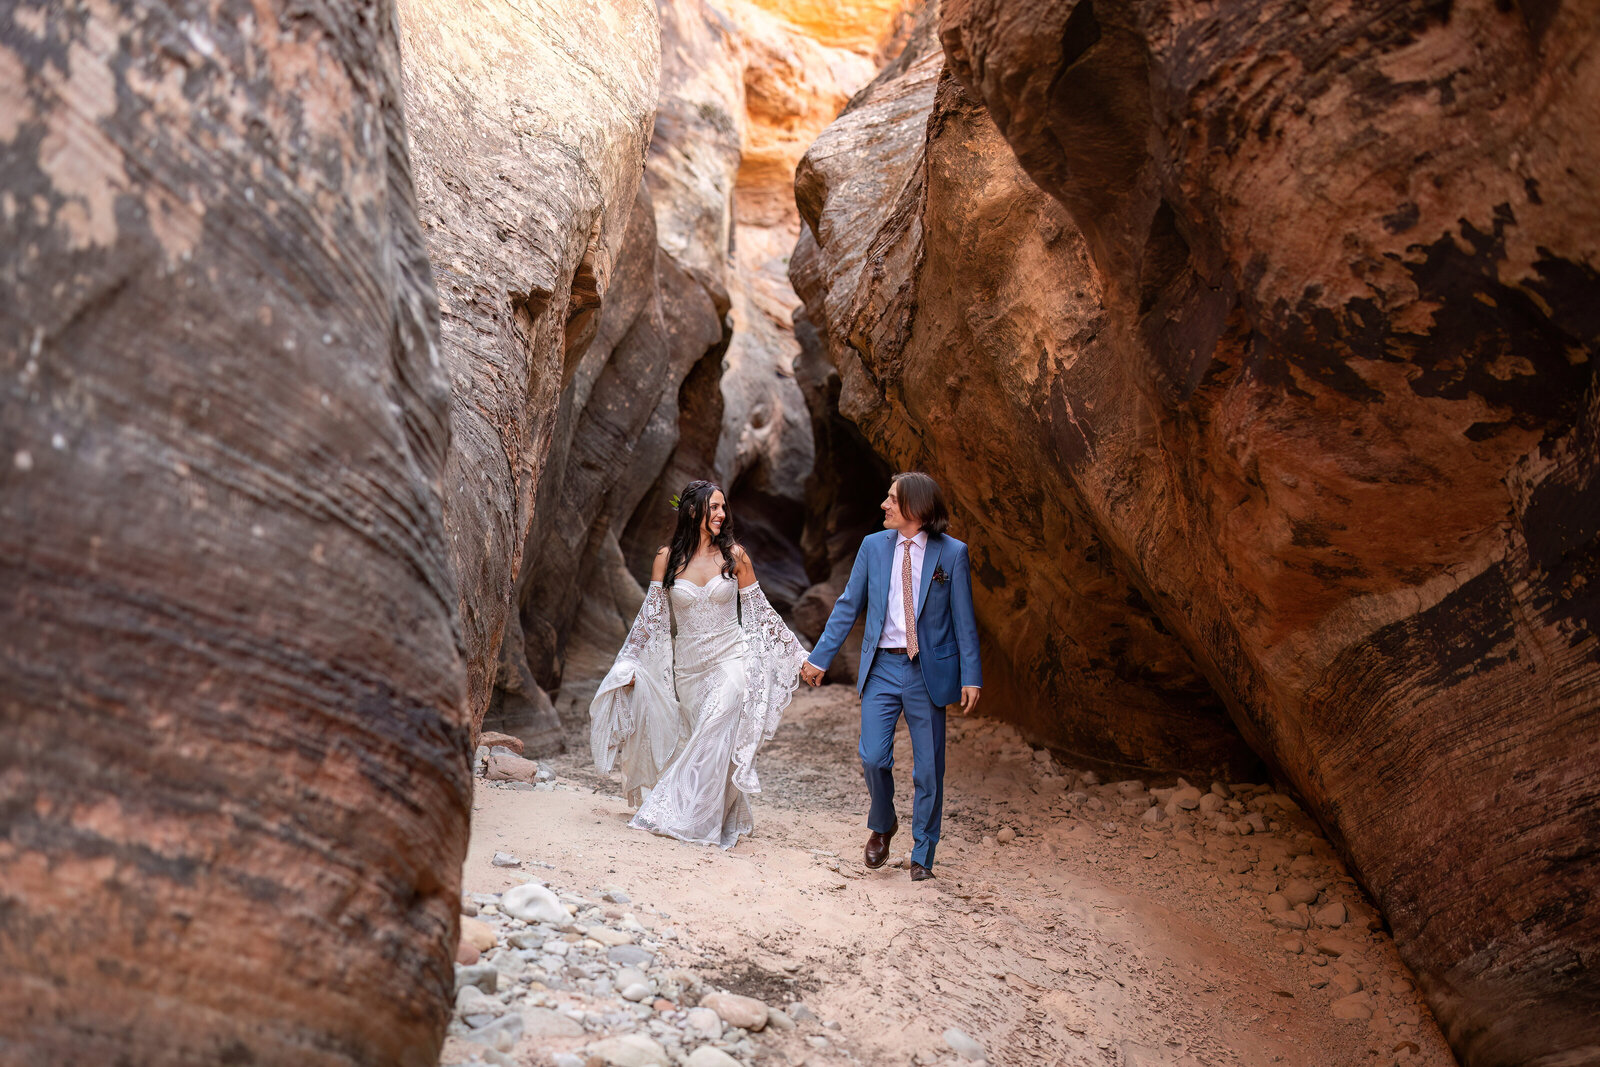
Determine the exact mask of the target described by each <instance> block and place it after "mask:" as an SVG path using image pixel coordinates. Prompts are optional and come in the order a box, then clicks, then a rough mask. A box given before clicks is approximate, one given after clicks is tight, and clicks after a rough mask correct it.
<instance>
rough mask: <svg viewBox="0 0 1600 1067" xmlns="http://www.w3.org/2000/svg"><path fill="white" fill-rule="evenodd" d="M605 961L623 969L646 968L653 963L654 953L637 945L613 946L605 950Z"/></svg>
mask: <svg viewBox="0 0 1600 1067" xmlns="http://www.w3.org/2000/svg"><path fill="white" fill-rule="evenodd" d="M606 959H608V960H610V961H611V962H612V963H615V964H618V965H620V966H624V967H648V966H650V965H651V964H652V963H654V962H655V959H656V957H655V953H653V952H651V951H650V950H649V949H643V948H640V947H639V946H638V945H614V946H612V947H611V948H609V949H607V950H606Z"/></svg>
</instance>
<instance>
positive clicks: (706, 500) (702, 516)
mask: <svg viewBox="0 0 1600 1067" xmlns="http://www.w3.org/2000/svg"><path fill="white" fill-rule="evenodd" d="M721 490H722V487H721V486H720V485H718V484H717V483H716V482H704V481H697V482H690V483H689V484H688V485H686V486H684V487H683V492H681V493H679V494H678V525H677V527H676V528H674V529H673V531H672V543H671V545H670V546H669V548H668V551H667V574H666V577H664V578H662V579H661V584H662V585H663V586H665V587H666V588H668V589H671V588H672V582H673V579H675V578H677V577H678V572H679V571H681V570H683V568H685V567H687V566H688V565H689V560H690V559H692V558H694V554H695V552H696V550H698V549H699V547H700V528H701V527H702V526H704V525H705V521H706V513H707V512H708V511H709V510H710V508H711V494H712V493H716V492H721ZM722 497H723V509H724V510H723V518H722V530H721V531H720V532H719V533H717V534H716V535H715V536H713V537H712V538H711V543H712V544H714V545H716V546H717V547H718V548H720V549H721V550H722V573H723V575H725V576H726V577H729V578H732V577H733V576H734V564H733V549H734V545H735V544H736V542H735V541H734V539H733V513H732V512H731V510H729V509H728V506H727V497H728V494H727V493H723V494H722Z"/></svg>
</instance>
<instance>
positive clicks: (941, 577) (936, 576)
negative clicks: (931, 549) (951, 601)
mask: <svg viewBox="0 0 1600 1067" xmlns="http://www.w3.org/2000/svg"><path fill="white" fill-rule="evenodd" d="M933 580H934V581H936V582H948V581H949V580H950V576H949V575H948V574H946V573H945V572H944V568H943V567H936V568H934V572H933Z"/></svg>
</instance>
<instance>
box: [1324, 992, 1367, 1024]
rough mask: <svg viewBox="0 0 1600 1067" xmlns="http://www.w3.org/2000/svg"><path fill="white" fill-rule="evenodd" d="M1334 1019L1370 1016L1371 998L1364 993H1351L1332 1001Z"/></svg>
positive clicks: (1365, 1017)
mask: <svg viewBox="0 0 1600 1067" xmlns="http://www.w3.org/2000/svg"><path fill="white" fill-rule="evenodd" d="M1333 1017H1334V1018H1335V1019H1370V1018H1372V998H1371V997H1369V996H1367V994H1366V993H1352V994H1350V995H1349V996H1347V997H1340V998H1339V999H1338V1000H1336V1001H1334V1002H1333Z"/></svg>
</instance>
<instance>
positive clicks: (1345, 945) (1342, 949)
mask: <svg viewBox="0 0 1600 1067" xmlns="http://www.w3.org/2000/svg"><path fill="white" fill-rule="evenodd" d="M1317 951H1318V952H1320V953H1322V954H1323V955H1324V956H1349V955H1353V954H1354V953H1355V952H1357V951H1358V949H1357V948H1356V945H1355V943H1354V942H1352V941H1346V940H1345V939H1344V938H1342V937H1332V936H1329V937H1320V938H1318V939H1317Z"/></svg>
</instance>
